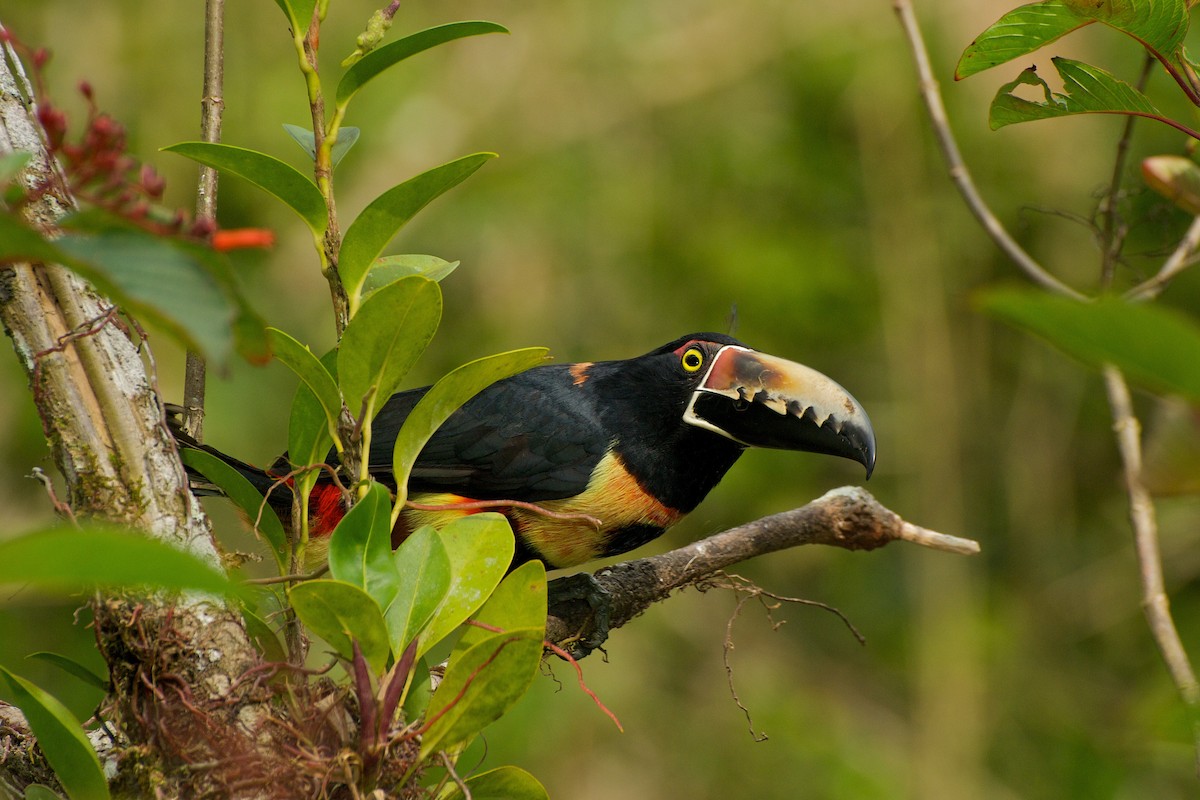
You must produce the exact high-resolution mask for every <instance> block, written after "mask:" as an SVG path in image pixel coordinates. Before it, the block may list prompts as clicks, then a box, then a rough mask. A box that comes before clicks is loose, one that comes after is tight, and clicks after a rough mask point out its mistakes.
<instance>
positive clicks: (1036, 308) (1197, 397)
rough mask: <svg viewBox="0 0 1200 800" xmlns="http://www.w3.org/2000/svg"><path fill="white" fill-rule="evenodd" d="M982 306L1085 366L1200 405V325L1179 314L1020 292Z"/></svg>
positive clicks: (997, 294)
mask: <svg viewBox="0 0 1200 800" xmlns="http://www.w3.org/2000/svg"><path fill="white" fill-rule="evenodd" d="M980 304H981V306H982V308H983V310H984V311H986V312H987V313H989V314H991V315H992V316H994V317H996V318H998V319H1001V320H1004V321H1005V322H1007V323H1009V324H1011V325H1014V326H1016V327H1018V328H1021V329H1023V330H1025V331H1028V332H1029V333H1033V334H1035V335H1037V336H1039V337H1041V338H1043V339H1045V340H1046V341H1048V342H1050V343H1051V344H1052V345H1054V346H1055V347H1057V348H1059V349H1060V350H1062V351H1063V352H1065V353H1067V354H1068V355H1070V356H1072V357H1074V358H1077V359H1079V360H1080V361H1083V362H1084V363H1085V364H1088V365H1089V366H1092V367H1099V366H1101V365H1103V364H1106V363H1111V364H1114V365H1116V366H1117V367H1119V368H1120V369H1121V370H1122V372H1124V373H1125V374H1126V376H1127V377H1128V378H1129V380H1130V381H1132V382H1134V383H1137V384H1140V385H1142V386H1144V387H1146V388H1148V389H1150V390H1152V391H1156V392H1162V393H1167V394H1179V395H1183V396H1184V397H1186V398H1188V399H1189V400H1190V401H1192V402H1193V403H1195V402H1200V369H1197V365H1200V325H1198V324H1197V323H1196V321H1195V320H1194V319H1192V318H1190V317H1186V316H1184V315H1182V314H1180V313H1179V312H1177V311H1172V310H1170V309H1167V308H1163V307H1161V306H1152V305H1145V304H1133V303H1128V302H1125V301H1123V300H1121V299H1119V298H1115V297H1106V298H1103V299H1100V300H1098V301H1096V302H1094V303H1078V302H1074V301H1072V300H1068V299H1066V298H1060V297H1056V296H1052V295H1047V294H1044V293H1040V292H1032V291H1018V290H998V291H992V292H988V293H986V294H984V295H983V296H982V298H981V303H980Z"/></svg>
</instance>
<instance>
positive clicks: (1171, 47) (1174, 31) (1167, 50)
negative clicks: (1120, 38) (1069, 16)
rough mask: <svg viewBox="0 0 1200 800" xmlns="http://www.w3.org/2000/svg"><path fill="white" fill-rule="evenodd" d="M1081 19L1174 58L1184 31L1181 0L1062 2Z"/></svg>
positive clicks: (1184, 12)
mask: <svg viewBox="0 0 1200 800" xmlns="http://www.w3.org/2000/svg"><path fill="white" fill-rule="evenodd" d="M1063 5H1065V6H1066V7H1067V8H1068V9H1070V10H1071V11H1073V12H1074V13H1075V14H1078V15H1079V16H1080V17H1081V18H1083V19H1088V20H1095V21H1096V22H1102V23H1104V24H1105V25H1108V26H1109V27H1112V28H1115V29H1117V30H1119V31H1121V32H1122V33H1125V34H1128V35H1129V36H1132V37H1133V38H1135V39H1137V40H1138V41H1139V42H1141V43H1142V44H1144V45H1145V46H1146V47H1148V48H1150V49H1151V50H1153V51H1155V52H1157V53H1158V54H1160V55H1162V56H1164V57H1166V58H1167V59H1172V58H1174V57H1175V56H1176V55H1177V54H1178V52H1179V49H1180V48H1181V47H1182V46H1183V40H1184V38H1185V37H1186V36H1187V32H1188V9H1187V3H1186V2H1185V0H1063Z"/></svg>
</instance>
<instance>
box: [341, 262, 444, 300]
mask: <svg viewBox="0 0 1200 800" xmlns="http://www.w3.org/2000/svg"><path fill="white" fill-rule="evenodd" d="M458 264H459V262H457V261H446V260H445V259H442V258H438V257H437V256H423V255H416V254H406V255H395V256H382V257H381V258H377V259H375V263H374V264H372V265H371V268H370V269H369V270H367V276H366V277H365V278H364V279H363V284H362V296H363V297H366V296H367V295H369V294H370V293H371V292H373V291H375V290H376V289H382V288H383V287H384V286H387V285H388V284H389V283H394V282H395V281H398V280H400V279H401V278H407V277H408V276H409V275H420V276H421V277H423V278H428V279H429V280H431V281H440V280H442V278H445V277H446V276H447V275H449V274H450V273H451V272H454V270H455V269H457V268H458Z"/></svg>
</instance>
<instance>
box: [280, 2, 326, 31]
mask: <svg viewBox="0 0 1200 800" xmlns="http://www.w3.org/2000/svg"><path fill="white" fill-rule="evenodd" d="M275 5H277V6H279V8H280V10H281V11H283V13H284V15H285V16H286V17H287V19H288V25H290V26H291V28H292V31H293V34H294V35H296V36H302V35H303V34H304V33H305V32H307V31H308V26H309V25H310V24H311V23H312V15H313V8H314V7H315V6H316V5H317V0H275Z"/></svg>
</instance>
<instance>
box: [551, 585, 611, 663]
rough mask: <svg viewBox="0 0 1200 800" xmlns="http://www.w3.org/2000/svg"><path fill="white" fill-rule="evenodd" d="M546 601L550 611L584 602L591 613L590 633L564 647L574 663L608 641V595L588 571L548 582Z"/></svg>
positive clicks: (609, 598) (609, 596)
mask: <svg viewBox="0 0 1200 800" xmlns="http://www.w3.org/2000/svg"><path fill="white" fill-rule="evenodd" d="M547 599H548V604H549V606H550V608H551V609H554V608H555V607H557V606H561V605H570V604H574V603H578V602H586V603H587V604H588V607H589V608H590V609H591V610H592V619H591V623H592V624H591V630H590V631H588V632H586V633H584V634H581V635H580V637H579V638H578V639H576V640H575V641H573V642H571V643H570V644H568V645H567V647H566V650H567V653H568V654H569V655H570V656H571V657H572V658H574V659H575V660H576V661H578V660H579V659H581V658H584V657H586V656H587V655H589V654H590V653H591V652H592V651H593V650H598V649H600V646H601V645H603V644H604V643H605V642H606V641H608V631H609V623H610V621H611V620H612V595H611V594H609V591H608V590H607V589H605V588H604V587H603V586H601V585H600V583H599V581H597V580H596V578H595V576H593V575H592V574H591V573H590V572H579V573H576V574H574V575H567V576H565V577H562V578H555V579H554V580H552V581H550V585H549V586H548V587H547ZM585 630H586V629H585Z"/></svg>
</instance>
